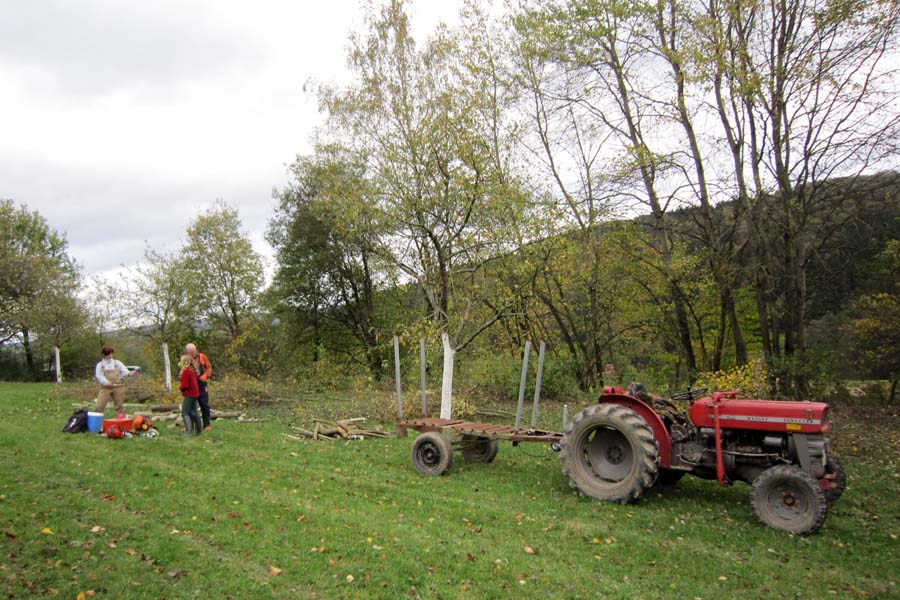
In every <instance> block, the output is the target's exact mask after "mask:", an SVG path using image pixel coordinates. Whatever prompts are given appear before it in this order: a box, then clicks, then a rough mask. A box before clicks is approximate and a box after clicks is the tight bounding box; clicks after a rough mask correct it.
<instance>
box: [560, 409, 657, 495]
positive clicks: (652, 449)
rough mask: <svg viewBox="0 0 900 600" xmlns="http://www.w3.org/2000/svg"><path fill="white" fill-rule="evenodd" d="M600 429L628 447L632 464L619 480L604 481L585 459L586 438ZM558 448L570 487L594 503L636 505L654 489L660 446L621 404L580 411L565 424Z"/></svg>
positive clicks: (640, 420)
mask: <svg viewBox="0 0 900 600" xmlns="http://www.w3.org/2000/svg"><path fill="white" fill-rule="evenodd" d="M599 428H609V429H613V430H615V431H617V432H619V433H620V434H621V435H623V436H624V437H625V438H627V440H628V443H629V444H630V446H631V450H632V453H633V456H634V461H633V462H634V464H633V466H632V468H631V470H630V472H629V473H628V474H627V475H626V476H625V477H624V478H623V479H622V480H621V481H618V482H612V483H610V482H604V481H603V480H602V479H600V478H599V477H598V476H597V475H596V473H595V472H594V470H593V468H592V466H591V465H590V464H589V463H588V461H587V460H586V459H585V457H584V452H585V445H586V443H587V439H588V437H589V436H590V434H591V433H592V432H594V431H595V430H597V429H599ZM560 448H561V452H560V460H561V462H562V471H563V474H564V475H565V476H566V477H567V478H568V479H569V487H571V488H573V489H575V490H577V491H578V493H579V494H580V495H582V496H588V497H591V498H594V499H597V500H606V501H610V502H620V503H622V504H627V503H630V502H636V501H638V500H639V499H640V498H641V496H642V495H643V494H644V492H645V491H646V490H647V489H649V488H650V487H651V486H653V483H654V481H655V480H656V475H657V472H658V470H659V446H658V444H657V442H656V438H655V437H654V435H653V431H652V430H651V429H650V427H649V426H648V425H647V423H646V422H645V421H644V419H643V418H641V417H640V416H639V415H638V414H637V413H636V412H634V411H633V410H632V409H630V408H628V407H625V406H622V405H620V404H595V405H593V406H589V407H587V408H585V409H584V410H582V411H581V412H580V413H578V414H577V415H576V416H575V418H574V419H573V420H572V421H571V422H570V423H568V424H567V425H566V428H565V433H564V435H563V438H562V440H561V442H560Z"/></svg>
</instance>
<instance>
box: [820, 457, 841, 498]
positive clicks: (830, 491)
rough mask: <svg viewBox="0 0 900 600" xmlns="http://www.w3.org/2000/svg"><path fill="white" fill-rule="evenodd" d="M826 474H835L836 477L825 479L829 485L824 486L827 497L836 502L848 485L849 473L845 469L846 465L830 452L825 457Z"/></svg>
mask: <svg viewBox="0 0 900 600" xmlns="http://www.w3.org/2000/svg"><path fill="white" fill-rule="evenodd" d="M825 474H826V475H834V479H825V480H824V481H826V482H827V483H826V486H827V487H826V486H823V489H824V490H825V499H826V500H828V501H829V502H834V501H835V500H837V499H838V498H840V497H841V494H843V493H844V488H845V487H847V473H846V472H845V471H844V465H842V464H841V461H840V460H838V457H837V456H835V455H834V454H829V455H828V457H827V458H826V459H825Z"/></svg>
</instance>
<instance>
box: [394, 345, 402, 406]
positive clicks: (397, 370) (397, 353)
mask: <svg viewBox="0 0 900 600" xmlns="http://www.w3.org/2000/svg"><path fill="white" fill-rule="evenodd" d="M394 379H395V380H396V381H397V420H398V421H402V420H403V392H402V390H401V386H400V338H398V337H397V336H396V335H395V336H394Z"/></svg>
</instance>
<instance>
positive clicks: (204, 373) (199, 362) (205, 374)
mask: <svg viewBox="0 0 900 600" xmlns="http://www.w3.org/2000/svg"><path fill="white" fill-rule="evenodd" d="M184 351H185V353H186V354H187V355H188V356H190V357H191V359H192V360H193V361H194V366H195V367H196V368H197V379H198V383H199V384H200V398H199V400H200V413H201V415H202V417H203V429H212V425H210V410H209V389H208V388H207V384H208V383H209V378H210V377H212V364H211V363H210V362H209V358H207V356H206V355H205V354H203V353H202V352H198V351H197V346H196V345H195V344H188V345H186V346H185V347H184Z"/></svg>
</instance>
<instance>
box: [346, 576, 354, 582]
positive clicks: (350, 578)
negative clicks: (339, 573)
mask: <svg viewBox="0 0 900 600" xmlns="http://www.w3.org/2000/svg"><path fill="white" fill-rule="evenodd" d="M347 583H353V575H347Z"/></svg>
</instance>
